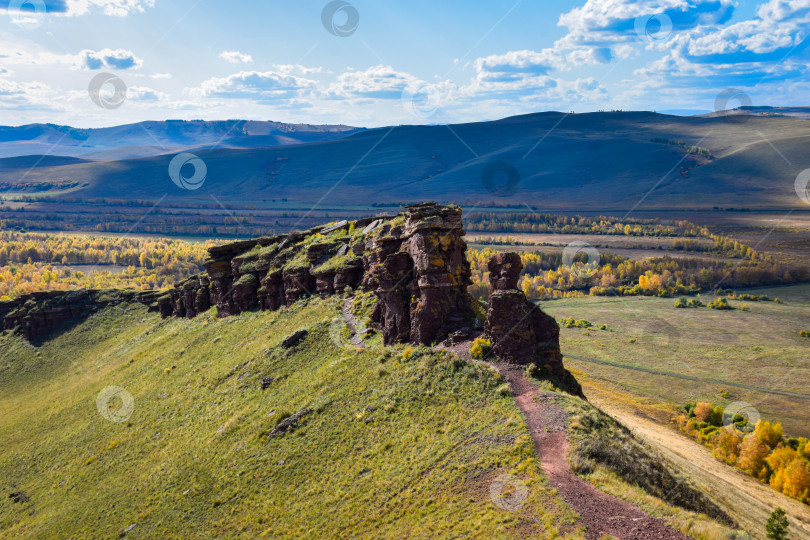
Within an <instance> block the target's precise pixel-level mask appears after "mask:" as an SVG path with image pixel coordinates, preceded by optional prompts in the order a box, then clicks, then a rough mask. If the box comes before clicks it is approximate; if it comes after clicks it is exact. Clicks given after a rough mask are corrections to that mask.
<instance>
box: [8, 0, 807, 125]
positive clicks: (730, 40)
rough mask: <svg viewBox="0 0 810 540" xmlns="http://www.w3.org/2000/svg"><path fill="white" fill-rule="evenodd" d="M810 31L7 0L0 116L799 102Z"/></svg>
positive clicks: (428, 115) (474, 7)
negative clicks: (96, 95) (106, 80)
mask: <svg viewBox="0 0 810 540" xmlns="http://www.w3.org/2000/svg"><path fill="white" fill-rule="evenodd" d="M808 35H810V0H769V1H749V0H738V1H736V2H735V1H733V0H649V1H631V0H578V1H568V0H564V1H555V2H550V1H544V2H540V1H537V0H521V1H518V0H509V1H491V2H487V3H475V4H473V3H471V2H467V1H459V0H443V1H442V2H436V1H435V0H432V1H427V0H411V1H408V2H403V1H399V2H394V1H386V0H375V1H373V2H372V1H371V0H352V1H351V2H349V1H348V0H337V2H328V1H323V0H297V1H295V2H289V1H277V0H256V1H251V0H245V1H242V2H233V3H231V2H218V1H214V0H171V1H168V0H0V114H2V117H1V118H0V124H3V125H19V124H26V123H33V122H52V123H59V124H68V125H72V126H77V127H98V126H109V125H116V124H123V123H128V122H135V121H141V120H160V119H166V118H175V119H176V118H182V119H199V118H204V119H226V118H246V119H257V120H276V121H281V122H305V123H344V124H351V125H361V126H381V125H392V124H401V123H445V122H464V121H476V120H489V119H495V118H501V117H504V116H509V115H513V114H522V113H528V112H535V111H544V110H560V111H571V110H573V111H577V112H584V111H592V110H600V109H624V110H630V109H634V110H639V109H643V110H658V111H666V110H696V111H710V110H713V109H714V108H715V102H716V98H717V96H718V95H721V94H722V93H723V92H724V91H725V92H726V93H727V94H736V95H742V96H743V99H750V101H751V102H752V103H753V104H755V105H804V104H808V99H807V97H808V91H809V90H810V87H809V86H808V81H807V77H806V75H807V65H808V56H810V52H808V50H807V47H806V45H807V44H808V41H806V39H807V37H808ZM100 73H109V74H110V77H117V78H118V79H120V81H121V82H123V85H124V86H125V87H126V97H125V99H123V97H122V100H121V103H119V102H118V101H116V99H115V98H114V97H112V96H111V93H112V92H113V85H112V84H107V85H105V86H102V87H101V90H100V92H101V95H102V97H103V98H104V99H106V100H108V101H109V102H114V103H115V105H114V106H109V107H104V106H99V105H98V100H92V99H90V97H89V95H88V89H89V87H90V86H91V81H92V80H94V77H96V76H97V75H99V74H100ZM94 88H95V87H94ZM730 88H733V89H735V91H734V92H728V89H730ZM739 103H740V101H739V99H736V98H735V100H732V101H731V102H730V103H729V107H734V106H737V105H738V104H739ZM118 105H120V106H118Z"/></svg>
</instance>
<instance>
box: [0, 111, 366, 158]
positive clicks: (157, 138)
mask: <svg viewBox="0 0 810 540" xmlns="http://www.w3.org/2000/svg"><path fill="white" fill-rule="evenodd" d="M356 131H358V129H357V128H353V127H349V126H328V125H320V126H314V125H306V124H283V123H280V122H261V121H243V120H228V121H219V122H217V121H213V122H207V121H203V120H193V121H183V120H166V121H161V122H152V121H150V122H139V123H136V124H126V125H122V126H115V127H109V128H98V129H80V128H74V127H70V126H57V125H54V124H30V125H25V126H19V127H9V126H0V158H4V157H15V156H27V155H37V154H48V155H52V156H71V157H80V156H81V157H85V158H89V159H96V160H99V159H127V158H133V157H148V156H155V155H161V154H169V153H176V152H179V151H181V150H188V149H193V148H199V147H205V146H220V147H225V148H228V147H269V146H282V145H287V144H299V143H302V142H312V141H322V140H329V139H334V138H339V137H342V136H345V135H347V134H349V133H354V132H356Z"/></svg>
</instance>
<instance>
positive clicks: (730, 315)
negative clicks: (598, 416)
mask: <svg viewBox="0 0 810 540" xmlns="http://www.w3.org/2000/svg"><path fill="white" fill-rule="evenodd" d="M746 292H750V293H752V294H767V295H768V296H770V297H772V298H779V299H780V301H781V302H782V303H775V302H758V303H755V304H749V306H748V308H749V309H750V311H742V310H740V309H739V308H740V307H741V306H742V304H741V303H740V302H738V301H736V300H729V304H730V305H731V306H732V307H734V308H737V309H734V310H713V309H705V308H704V309H676V308H675V307H674V305H673V301H672V299H671V298H652V297H629V298H593V297H584V298H568V299H561V300H554V301H549V302H543V303H541V307H542V308H543V310H545V311H546V312H548V313H549V314H550V315H552V316H554V317H556V318H557V319H562V318H564V317H569V316H576V317H577V318H583V319H588V320H597V321H600V322H602V323H605V324H607V326H608V327H609V328H610V329H611V330H612V331H611V332H595V331H593V330H586V331H585V332H583V331H582V329H580V328H562V329H561V347H562V350H563V353H564V354H565V355H567V357H566V358H565V364H566V366H567V367H568V368H571V369H573V370H574V371H575V374H576V375H577V377H578V378H579V379H580V382H582V383H583V385H584V387H585V392H586V395H587V392H588V387H589V385H590V386H591V387H592V388H598V389H600V390H606V391H608V393H616V394H617V395H618V394H621V395H624V396H626V397H629V398H630V399H631V400H633V401H634V402H635V403H636V404H639V405H643V406H648V408H649V411H648V412H651V413H652V414H654V415H655V416H656V417H657V418H658V419H659V420H662V421H666V420H667V419H668V418H669V417H670V416H672V414H673V413H674V411H675V409H676V407H678V406H679V405H680V404H682V403H686V402H690V401H695V402H696V401H710V402H712V403H717V404H720V405H722V406H726V405H728V404H729V403H730V402H734V401H746V402H748V403H750V404H751V405H753V406H754V407H756V408H757V409H758V410H759V412H760V413H761V414H762V417H763V419H765V420H769V421H778V422H782V424H783V425H784V427H785V432H786V433H789V434H790V435H793V436H805V437H806V436H808V435H810V407H808V404H809V403H810V400H807V399H802V398H798V397H790V396H783V395H776V394H771V393H766V392H761V391H757V390H750V389H745V388H738V387H734V386H729V385H725V384H723V383H710V382H699V381H692V380H685V379H680V378H675V377H670V376H666V375H658V374H652V373H644V372H640V371H636V370H630V369H624V368H620V367H613V366H607V365H603V364H597V363H592V362H588V361H583V360H577V359H575V358H572V357H571V356H579V357H582V358H592V359H596V360H601V361H607V362H611V363H614V364H626V365H630V366H636V367H642V368H651V369H656V370H661V371H666V372H672V373H679V374H684V375H688V376H693V377H698V378H707V379H714V380H720V381H728V382H733V383H737V384H744V385H750V386H755V387H759V388H764V389H768V390H771V389H778V390H782V391H788V392H795V393H801V394H808V393H810V392H808V391H807V384H806V382H807V381H808V380H810V363H808V361H807V360H808V356H807V352H808V349H807V341H806V340H805V339H803V338H802V337H801V336H800V335H799V332H800V330H802V329H804V326H806V325H805V322H804V321H807V320H808V319H810V286H808V285H796V286H789V287H778V288H771V289H759V290H757V291H746ZM713 299H714V297H712V296H703V297H701V300H703V301H704V302H705V303H709V302H710V301H711V300H713Z"/></svg>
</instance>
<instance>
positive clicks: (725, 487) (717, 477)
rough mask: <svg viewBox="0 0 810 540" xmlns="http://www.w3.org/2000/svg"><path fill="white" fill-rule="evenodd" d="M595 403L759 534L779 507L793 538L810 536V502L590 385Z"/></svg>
mask: <svg viewBox="0 0 810 540" xmlns="http://www.w3.org/2000/svg"><path fill="white" fill-rule="evenodd" d="M586 390H587V392H588V396H589V398H590V400H591V401H592V402H593V403H594V405H596V406H598V407H599V408H601V409H602V410H603V411H605V412H606V413H608V414H610V416H612V417H613V418H615V419H616V420H618V421H619V422H621V423H622V424H624V425H625V426H627V428H629V429H630V430H631V431H632V432H633V433H634V434H635V435H636V436H638V437H639V438H641V439H643V440H646V441H647V442H649V443H650V445H651V446H652V447H653V448H655V449H656V450H658V451H659V452H660V453H661V454H662V455H663V456H664V457H666V458H667V459H668V460H669V461H670V462H671V463H673V464H674V465H675V466H676V467H677V468H678V469H680V470H679V472H680V473H681V474H682V475H683V476H686V477H688V478H689V479H690V480H691V481H692V483H694V484H695V485H697V486H699V487H701V488H703V489H704V490H706V491H707V492H708V493H709V495H710V496H711V498H712V499H713V500H714V501H715V502H716V503H717V504H718V505H720V506H721V508H723V510H725V511H726V512H727V513H728V514H729V515H730V516H731V517H732V518H733V519H734V520H735V521H737V523H739V524H740V526H742V527H743V528H744V529H745V530H747V531H748V532H750V533H751V534H752V535H754V536H755V537H757V538H765V534H764V532H765V523H766V522H767V521H768V517H769V516H770V514H771V512H772V511H773V509H774V508H777V507H780V508H783V509H784V510H785V511H786V512H787V515H788V518H789V520H790V538H791V539H792V540H810V507H808V506H806V505H804V504H801V503H800V502H798V501H795V500H793V499H789V498H788V497H785V496H784V495H781V494H780V493H778V492H776V491H774V490H773V489H772V488H771V487H770V486H768V485H766V484H763V483H762V482H759V481H757V480H756V479H754V478H752V477H750V476H748V475H746V474H744V473H743V472H741V471H739V470H737V469H734V468H733V467H731V466H729V465H726V464H725V463H723V462H721V461H718V460H716V459H715V458H714V457H713V456H712V455H711V452H709V450H708V449H707V448H706V447H705V446H703V445H701V444H698V443H697V442H696V441H693V440H692V439H689V438H688V437H686V436H685V435H682V434H681V433H679V432H677V431H675V430H674V429H673V428H672V427H670V426H667V425H662V424H661V423H660V422H657V421H655V420H651V419H648V418H645V417H644V416H642V415H641V414H643V413H639V412H637V411H631V410H629V409H628V408H626V407H622V406H619V405H616V404H614V403H611V402H609V401H606V400H604V399H600V397H599V395H598V391H595V390H594V389H592V388H589V387H587V386H586Z"/></svg>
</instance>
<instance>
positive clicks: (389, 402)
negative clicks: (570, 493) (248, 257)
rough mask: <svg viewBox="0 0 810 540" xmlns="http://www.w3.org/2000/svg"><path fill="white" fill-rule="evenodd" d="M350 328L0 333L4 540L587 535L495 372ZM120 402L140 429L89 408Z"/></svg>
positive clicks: (106, 318) (266, 320) (283, 316)
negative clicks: (513, 488) (515, 496)
mask: <svg viewBox="0 0 810 540" xmlns="http://www.w3.org/2000/svg"><path fill="white" fill-rule="evenodd" d="M338 313H339V306H338V300H337V299H331V300H325V301H322V300H314V301H311V302H310V303H309V304H307V303H301V304H298V305H296V306H294V307H293V308H292V309H290V310H282V311H278V312H263V313H246V314H243V315H240V316H238V317H232V318H228V319H216V318H215V314H214V312H213V310H212V311H209V312H208V313H206V314H203V315H201V316H199V317H197V318H196V319H193V320H184V319H175V318H171V319H167V320H163V321H161V320H160V319H159V317H158V316H156V315H154V314H150V313H146V311H145V308H143V307H141V306H132V307H122V308H112V309H108V310H106V311H104V312H101V313H99V314H97V315H95V316H93V317H91V318H90V319H89V320H87V321H86V322H84V323H82V324H81V325H79V326H77V327H76V328H74V329H72V330H71V331H69V332H66V333H63V334H61V335H58V336H55V337H54V338H53V339H52V340H50V341H48V342H46V343H45V344H44V345H43V346H42V347H41V348H34V347H33V346H31V345H29V344H28V343H26V342H24V341H23V340H22V339H21V338H19V337H17V336H12V335H9V334H8V333H5V334H2V335H0V409H1V410H3V411H4V412H3V415H2V416H0V439H1V440H2V441H3V446H2V452H0V477H1V478H2V480H1V481H0V484H2V489H3V494H2V495H3V496H2V497H0V536H1V537H14V536H20V535H26V536H28V537H31V538H47V537H54V536H70V537H75V538H85V537H86V538H90V537H93V538H100V537H107V538H108V537H114V536H117V535H118V534H119V533H120V532H121V531H123V530H125V529H128V528H130V526H132V525H135V527H134V528H132V529H130V531H129V535H130V536H134V537H144V538H146V537H156V536H160V537H164V538H189V537H197V538H201V537H214V536H226V537H233V536H244V537H256V536H259V535H261V534H264V535H266V536H268V537H291V536H304V537H348V536H353V535H363V536H382V537H392V536H403V535H412V536H417V537H436V536H443V537H449V536H471V535H477V536H481V537H488V538H496V537H509V536H518V535H521V534H531V535H537V536H541V537H549V538H550V537H556V535H566V536H579V534H580V533H579V532H578V527H577V526H576V525H575V524H574V519H573V516H572V514H571V513H570V510H567V507H566V505H565V504H564V503H562V502H561V501H560V500H559V499H558V498H557V497H556V496H555V495H554V493H553V492H552V491H551V490H550V489H549V488H548V487H547V484H546V483H545V480H544V479H543V478H542V476H541V474H540V472H539V471H540V467H539V464H538V463H537V462H536V460H535V458H534V450H533V445H532V441H531V439H530V437H529V434H528V432H527V429H526V427H525V426H524V424H523V421H522V418H521V416H520V413H519V411H518V410H517V408H516V407H515V405H514V403H513V400H512V398H511V396H509V395H505V396H504V395H501V393H499V392H497V391H496V390H497V387H498V386H499V385H500V384H501V381H500V380H499V379H498V376H497V374H495V373H494V372H493V371H492V370H490V369H488V368H485V367H481V366H478V365H471V364H467V363H465V362H463V361H461V360H459V359H453V358H451V357H449V356H441V355H440V354H438V353H432V352H429V351H428V350H421V349H417V350H416V351H415V352H414V353H413V354H412V355H410V358H408V359H407V360H405V359H403V357H402V349H401V348H400V349H387V350H385V349H383V348H381V347H378V346H374V343H375V340H379V336H375V337H374V338H372V339H371V344H372V347H370V349H369V350H367V351H362V352H361V351H357V350H355V349H354V348H349V349H347V348H343V347H339V346H338V345H337V344H341V343H344V340H343V338H342V337H341V336H342V334H341V331H340V328H341V326H340V325H337V326H334V325H332V321H333V319H334V318H335V317H336V316H337V315H338ZM330 327H331V328H332V331H331V332H330ZM301 328H307V329H308V330H309V334H308V336H307V337H306V338H305V339H304V340H303V341H302V342H301V343H300V344H299V345H297V346H296V347H294V348H293V349H289V350H285V349H283V348H281V347H279V343H280V342H281V341H282V340H283V339H284V338H285V337H286V336H288V335H290V334H291V333H293V332H294V331H297V330H299V329H301ZM336 328H337V330H335V329H336ZM330 336H331V337H330ZM386 351H387V352H386ZM265 377H275V380H274V381H273V382H272V384H270V386H269V387H268V388H267V389H266V390H264V391H263V390H262V389H261V385H260V382H261V380H262V379H263V378H265ZM109 386H120V387H123V388H124V389H126V390H127V391H128V392H130V393H131V395H132V396H133V398H134V409H133V412H132V415H131V417H129V419H128V421H125V422H113V421H110V420H107V419H105V418H104V417H103V416H102V415H101V414H100V413H99V410H97V403H96V399H97V396H98V395H99V393H100V392H101V391H102V390H103V389H105V388H106V387H109ZM119 405H120V404H119V403H118V399H117V398H116V399H115V400H113V402H112V403H111V405H110V406H111V407H112V409H117V408H118V407H119ZM306 408H308V409H310V410H311V413H310V414H308V415H306V416H304V417H303V419H302V420H301V422H300V423H299V424H298V425H297V426H294V427H293V428H291V430H290V431H288V432H287V433H286V434H283V435H282V436H271V432H272V430H273V429H274V427H275V426H276V425H277V424H278V423H279V422H280V421H281V420H282V419H283V418H284V417H285V416H286V415H289V414H295V413H297V412H299V411H301V410H303V409H306ZM503 473H509V474H514V475H516V476H517V477H518V478H520V479H521V480H523V481H524V482H526V484H527V486H528V488H529V489H528V498H527V499H526V501H525V503H524V504H523V505H522V506H521V507H520V509H519V510H518V511H516V512H505V511H503V510H501V509H500V508H498V507H497V506H496V505H494V504H493V502H492V499H491V497H490V485H491V483H492V480H493V479H494V478H496V477H497V476H498V475H500V474H503ZM20 492H22V493H24V494H25V497H26V498H28V499H29V501H28V502H20V503H15V502H14V500H13V499H12V498H9V495H10V494H12V493H20Z"/></svg>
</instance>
